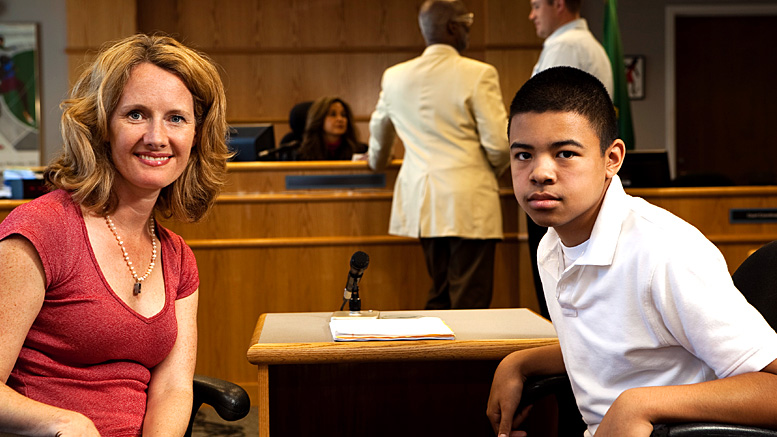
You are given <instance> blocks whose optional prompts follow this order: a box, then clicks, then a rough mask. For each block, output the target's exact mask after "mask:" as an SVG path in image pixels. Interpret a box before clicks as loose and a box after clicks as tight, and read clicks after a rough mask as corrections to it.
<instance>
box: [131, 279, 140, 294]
mask: <svg viewBox="0 0 777 437" xmlns="http://www.w3.org/2000/svg"><path fill="white" fill-rule="evenodd" d="M139 294H140V282H136V283H135V287H134V288H133V289H132V295H133V296H137V295H139Z"/></svg>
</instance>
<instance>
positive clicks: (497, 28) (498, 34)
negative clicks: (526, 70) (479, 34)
mask: <svg viewBox="0 0 777 437" xmlns="http://www.w3.org/2000/svg"><path fill="white" fill-rule="evenodd" d="M485 4H486V13H487V14H488V26H487V32H486V43H487V44H488V45H490V46H502V45H511V46H513V45H519V46H530V47H534V48H536V49H541V48H542V39H541V38H539V37H538V36H537V32H536V30H535V28H534V24H533V23H532V22H531V21H529V12H530V11H531V8H530V6H529V1H527V0H517V1H516V0H485ZM532 65H533V64H532Z"/></svg>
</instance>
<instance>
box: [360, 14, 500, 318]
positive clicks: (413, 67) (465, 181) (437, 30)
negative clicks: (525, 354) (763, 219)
mask: <svg viewBox="0 0 777 437" xmlns="http://www.w3.org/2000/svg"><path fill="white" fill-rule="evenodd" d="M473 19H474V16H473V14H471V13H468V12H467V9H466V7H465V6H464V4H463V3H462V2H461V1H444V0H430V1H427V2H425V3H424V4H423V5H422V6H421V11H420V13H419V17H418V21H419V24H420V27H421V32H422V33H423V36H424V40H425V41H426V44H427V47H426V49H425V50H424V52H423V54H422V55H421V56H419V57H417V58H414V59H411V60H409V61H407V62H403V63H400V64H398V65H395V66H393V67H391V68H389V69H387V70H386V71H385V73H384V74H383V79H382V82H381V86H382V90H381V93H380V98H379V100H378V104H377V106H376V108H375V111H374V112H373V114H372V118H371V120H370V145H369V152H368V153H369V165H370V168H372V169H376V170H379V169H381V168H383V167H385V166H386V164H387V163H388V161H389V159H390V157H391V148H392V145H393V143H394V139H395V137H396V135H398V136H399V138H400V140H402V143H403V144H404V146H405V155H404V158H403V163H402V168H401V169H400V171H399V174H398V175H397V181H396V185H395V187H394V200H393V204H392V207H391V224H390V229H389V233H390V234H392V235H401V236H408V237H414V238H420V239H421V245H422V246H423V249H424V255H425V259H426V265H427V268H428V270H429V275H430V276H431V277H432V282H433V285H432V289H431V290H430V293H429V297H428V299H427V304H426V308H427V309H448V308H487V307H488V306H489V305H490V302H491V294H492V288H493V276H494V252H495V246H496V241H497V240H499V239H501V238H502V215H501V208H500V200H499V188H498V184H497V176H498V175H499V174H501V173H502V172H503V171H504V170H505V169H506V168H507V167H508V166H509V151H508V147H507V138H506V136H505V133H506V132H507V114H506V112H505V107H504V103H503V102H502V93H501V91H500V88H499V77H498V75H497V72H496V69H495V68H494V67H493V66H491V65H488V64H485V63H483V62H479V61H476V60H473V59H469V58H466V57H463V56H461V55H460V52H461V51H463V50H464V49H466V47H467V45H468V43H469V28H470V26H471V25H472V23H473Z"/></svg>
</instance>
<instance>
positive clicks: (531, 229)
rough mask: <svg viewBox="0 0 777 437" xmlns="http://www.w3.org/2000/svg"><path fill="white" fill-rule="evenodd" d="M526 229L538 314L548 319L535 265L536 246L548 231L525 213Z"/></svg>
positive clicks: (538, 273)
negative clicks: (538, 305)
mask: <svg viewBox="0 0 777 437" xmlns="http://www.w3.org/2000/svg"><path fill="white" fill-rule="evenodd" d="M526 231H527V234H529V235H528V236H529V259H530V260H531V271H532V276H534V292H535V293H537V301H538V302H539V304H540V314H542V316H543V317H545V318H546V319H548V320H550V314H548V304H547V302H545V292H544V291H543V288H542V281H541V280H540V268H539V266H538V265H537V248H538V247H539V245H540V240H542V237H544V236H545V232H548V228H546V227H544V226H540V225H538V224H537V223H534V220H532V219H531V217H529V215H528V214H526Z"/></svg>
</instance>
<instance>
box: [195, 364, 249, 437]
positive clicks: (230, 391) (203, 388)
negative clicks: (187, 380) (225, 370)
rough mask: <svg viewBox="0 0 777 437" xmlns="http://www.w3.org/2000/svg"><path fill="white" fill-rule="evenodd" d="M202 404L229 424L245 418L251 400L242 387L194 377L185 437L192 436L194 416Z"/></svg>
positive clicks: (217, 380)
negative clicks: (189, 415)
mask: <svg viewBox="0 0 777 437" xmlns="http://www.w3.org/2000/svg"><path fill="white" fill-rule="evenodd" d="M202 404H208V405H210V406H212V407H213V408H214V409H215V410H216V413H218V415H219V417H221V418H222V419H224V420H226V421H229V422H233V421H235V420H240V419H242V418H244V417H246V415H248V412H249V411H250V410H251V399H250V398H249V397H248V393H246V391H245V390H244V389H243V387H240V386H239V385H237V384H233V383H231V382H229V381H224V380H221V379H216V378H210V377H208V376H202V375H194V402H193V403H192V415H191V418H190V419H189V427H188V428H187V429H186V434H184V436H185V437H190V436H191V435H192V426H193V425H194V416H195V415H196V414H197V410H199V409H200V406H202Z"/></svg>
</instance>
